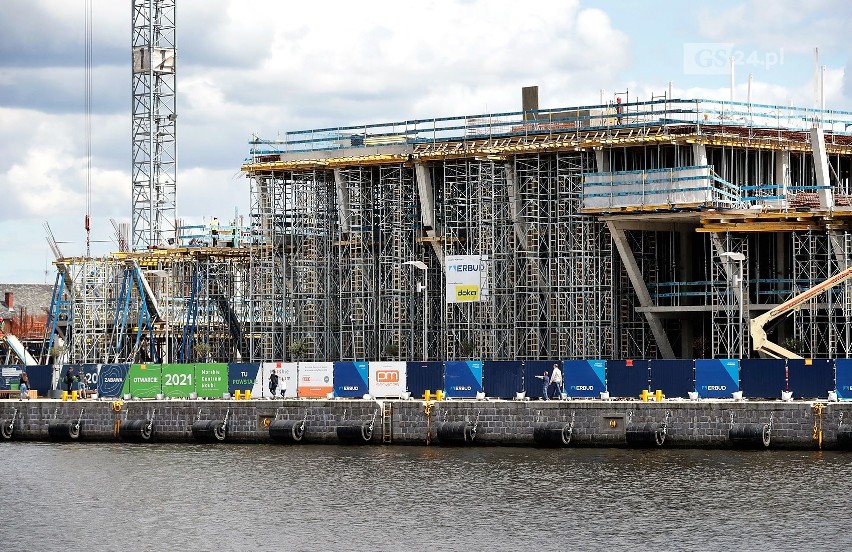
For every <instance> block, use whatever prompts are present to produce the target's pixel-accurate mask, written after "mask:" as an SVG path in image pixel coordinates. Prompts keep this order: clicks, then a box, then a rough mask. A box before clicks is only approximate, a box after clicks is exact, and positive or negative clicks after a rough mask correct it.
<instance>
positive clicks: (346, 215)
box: [334, 169, 352, 234]
mask: <svg viewBox="0 0 852 552" xmlns="http://www.w3.org/2000/svg"><path fill="white" fill-rule="evenodd" d="M334 190H335V192H336V193H337V222H338V224H340V229H341V231H342V232H343V233H345V234H348V233H349V231H350V229H351V228H350V226H349V222H350V221H351V220H352V212H351V209H350V207H349V188H348V187H347V186H346V183H345V182H343V177H342V176H341V175H340V169H334Z"/></svg>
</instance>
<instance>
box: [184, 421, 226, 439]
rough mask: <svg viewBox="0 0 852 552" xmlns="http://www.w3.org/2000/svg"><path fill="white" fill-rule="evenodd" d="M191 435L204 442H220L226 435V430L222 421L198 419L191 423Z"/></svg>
mask: <svg viewBox="0 0 852 552" xmlns="http://www.w3.org/2000/svg"><path fill="white" fill-rule="evenodd" d="M192 437H193V439H195V440H196V441H201V442H205V443H221V442H222V441H224V440H225V439H226V438H227V437H228V432H227V428H225V424H224V423H223V422H220V421H218V420H199V421H197V422H194V423H193V424H192Z"/></svg>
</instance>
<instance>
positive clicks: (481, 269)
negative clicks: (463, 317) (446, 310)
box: [446, 255, 489, 303]
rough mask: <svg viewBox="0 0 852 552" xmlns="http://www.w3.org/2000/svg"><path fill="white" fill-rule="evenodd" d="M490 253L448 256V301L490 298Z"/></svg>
mask: <svg viewBox="0 0 852 552" xmlns="http://www.w3.org/2000/svg"><path fill="white" fill-rule="evenodd" d="M488 294H489V292H488V255H447V256H446V299H447V303H470V302H475V301H486V300H487V299H488Z"/></svg>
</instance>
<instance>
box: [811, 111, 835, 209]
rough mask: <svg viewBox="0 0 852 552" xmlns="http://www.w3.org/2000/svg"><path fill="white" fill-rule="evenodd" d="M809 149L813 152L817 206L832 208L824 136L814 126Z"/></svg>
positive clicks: (820, 130)
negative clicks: (817, 197) (817, 188)
mask: <svg viewBox="0 0 852 552" xmlns="http://www.w3.org/2000/svg"><path fill="white" fill-rule="evenodd" d="M811 147H812V148H813V150H814V170H815V171H816V184H817V186H819V190H817V195H818V196H819V206H820V208H822V209H832V208H834V194H833V193H832V191H831V181H830V180H829V178H828V153H827V152H826V149H825V136H824V135H823V132H822V128H820V127H818V126H814V128H812V129H811Z"/></svg>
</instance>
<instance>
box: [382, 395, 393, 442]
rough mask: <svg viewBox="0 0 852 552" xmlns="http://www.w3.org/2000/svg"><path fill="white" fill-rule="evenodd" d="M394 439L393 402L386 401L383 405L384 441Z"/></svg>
mask: <svg viewBox="0 0 852 552" xmlns="http://www.w3.org/2000/svg"><path fill="white" fill-rule="evenodd" d="M392 439H393V403H392V402H386V403H385V404H384V406H383V407H382V443H390V442H391V440H392Z"/></svg>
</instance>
